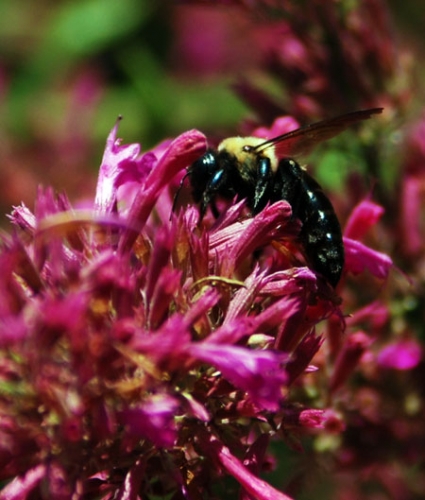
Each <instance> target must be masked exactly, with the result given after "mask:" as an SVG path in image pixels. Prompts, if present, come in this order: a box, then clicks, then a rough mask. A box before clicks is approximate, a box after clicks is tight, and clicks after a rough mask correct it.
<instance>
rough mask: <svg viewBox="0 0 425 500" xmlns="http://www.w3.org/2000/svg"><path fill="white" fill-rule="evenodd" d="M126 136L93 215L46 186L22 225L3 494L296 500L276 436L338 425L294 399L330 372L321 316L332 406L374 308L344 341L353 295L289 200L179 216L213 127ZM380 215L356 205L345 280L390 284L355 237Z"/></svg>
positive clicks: (2, 442) (14, 244)
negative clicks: (266, 475) (187, 172)
mask: <svg viewBox="0 0 425 500" xmlns="http://www.w3.org/2000/svg"><path fill="white" fill-rule="evenodd" d="M279 123H280V125H279ZM289 123H290V120H289ZM282 124H286V125H282ZM279 126H288V120H283V121H280V122H278V123H277V124H275V125H274V127H275V128H276V127H279ZM117 129H118V123H117V124H116V126H115V127H114V128H113V129H112V131H111V133H110V135H109V137H108V140H107V144H106V149H105V153H104V158H103V161H102V165H101V167H100V173H99V178H98V184H97V192H96V197H95V201H94V204H93V208H92V209H87V210H74V209H73V208H72V207H71V205H70V203H69V201H68V200H67V198H66V196H65V195H63V194H62V195H55V194H54V193H53V191H52V190H51V189H40V191H39V193H38V197H37V202H36V206H35V210H34V213H32V212H31V211H30V210H29V209H28V208H26V207H25V206H23V205H22V206H19V207H16V208H15V209H14V211H13V213H12V215H11V216H10V218H11V221H12V222H13V224H14V225H15V227H16V231H15V233H14V234H13V235H11V236H8V237H4V239H3V243H2V248H1V253H0V261H1V268H2V272H3V279H2V281H1V285H0V295H1V297H0V307H1V310H0V348H1V352H2V356H1V361H0V363H1V369H0V386H1V397H0V417H1V418H0V436H1V438H0V470H1V472H0V479H2V480H11V479H12V481H10V482H9V483H8V484H7V485H6V486H5V488H4V490H3V492H2V496H1V498H29V497H31V498H46V495H47V497H49V498H71V497H72V498H105V499H106V498H121V499H130V498H139V497H140V498H154V497H158V496H159V497H166V496H168V497H172V498H200V497H202V498H209V496H208V495H211V498H212V497H213V496H214V495H215V494H220V493H217V491H220V488H221V489H222V490H223V491H227V490H226V488H227V487H228V486H226V482H225V481H224V478H225V477H226V476H232V477H233V478H235V479H236V481H237V483H239V485H240V486H241V487H242V491H243V492H244V493H243V498H257V499H272V498H273V499H285V498H289V497H288V496H287V495H286V494H284V493H282V492H281V491H278V490H277V489H276V488H274V487H272V486H271V485H269V484H268V483H267V482H265V481H264V480H262V479H260V475H261V473H262V471H264V470H266V469H267V468H268V467H269V466H270V463H271V456H270V452H269V450H268V445H269V442H270V441H273V440H279V439H280V440H282V439H283V440H285V441H287V442H288V444H289V445H291V446H296V447H298V448H299V447H300V446H301V444H300V441H299V439H300V436H302V435H303V434H305V433H306V432H312V431H314V432H319V431H323V432H327V433H339V432H341V431H342V429H343V427H344V426H343V422H342V421H341V419H340V417H339V416H338V415H337V414H336V413H335V412H334V411H333V410H331V409H329V410H327V411H326V410H325V409H324V408H322V409H317V408H314V407H310V406H309V405H306V404H302V402H303V401H302V399H305V396H303V397H302V399H300V400H297V398H296V396H295V395H296V394H300V391H301V392H303V389H302V388H303V387H304V386H305V384H307V385H308V380H309V379H311V377H314V376H315V374H317V372H318V369H319V368H320V367H321V366H322V362H323V358H322V355H320V352H321V349H320V348H321V346H322V344H323V342H324V336H323V331H324V326H323V324H324V323H323V322H324V320H329V321H330V323H331V324H332V329H331V334H332V335H331V337H330V338H331V341H332V343H333V344H331V347H332V346H333V348H334V349H336V348H337V347H336V346H337V345H338V351H339V354H338V356H337V357H336V358H335V359H334V360H333V362H332V363H331V365H330V374H331V375H330V381H329V392H328V395H327V396H326V394H323V395H322V397H323V398H324V399H323V401H324V400H325V398H326V397H328V396H329V395H331V394H333V393H336V391H338V390H339V388H340V387H341V386H342V385H343V384H344V382H345V381H346V380H347V378H348V377H349V375H350V374H351V373H352V371H353V370H354V369H355V368H356V365H357V363H358V361H359V359H360V357H361V356H362V354H363V353H364V352H365V351H366V350H367V348H368V345H369V341H368V337H367V336H366V335H365V334H364V333H362V331H361V330H360V329H359V327H358V325H359V323H360V322H361V318H362V316H361V312H360V321H357V322H356V320H350V321H351V326H350V328H351V329H352V333H351V334H350V335H349V336H348V337H346V336H345V334H344V331H345V320H344V317H343V313H342V311H341V310H340V299H339V297H338V296H337V295H336V293H335V291H334V290H333V289H331V287H330V286H328V285H326V284H324V283H323V282H321V281H319V280H317V279H316V275H315V273H314V272H313V271H312V270H310V269H309V268H308V267H307V266H305V264H303V262H302V260H301V254H300V252H299V249H298V251H297V240H296V235H297V232H298V230H299V225H298V223H297V221H295V220H293V218H292V217H291V207H290V206H289V205H288V203H287V202H285V201H281V202H278V203H275V204H273V205H271V206H268V207H266V208H265V209H264V210H263V211H262V212H261V213H259V214H258V215H257V216H256V217H254V218H252V217H249V216H247V214H246V209H245V206H244V202H243V201H241V202H239V203H236V204H232V205H230V206H229V207H228V208H227V209H226V210H223V213H222V215H221V216H220V217H219V218H218V219H217V220H214V219H213V217H212V215H211V214H208V215H207V216H206V217H205V220H204V221H202V223H201V224H198V212H197V209H196V207H193V206H183V207H181V209H180V210H179V211H178V212H177V213H172V206H173V193H174V192H175V188H176V179H177V178H178V177H179V175H181V171H182V170H183V169H184V168H185V167H187V166H189V165H190V164H191V163H192V162H193V161H194V160H195V159H197V158H198V157H199V156H201V155H202V154H203V152H204V151H205V148H206V141H205V137H204V136H203V135H202V134H201V133H199V132H198V131H195V130H192V131H189V132H186V133H184V134H182V135H181V136H179V137H177V138H176V139H174V140H173V141H165V142H164V143H162V144H160V145H159V146H157V147H156V148H155V149H153V150H152V151H149V152H145V153H141V152H140V146H139V145H138V144H130V145H122V144H121V143H120V141H119V139H117ZM273 130H274V129H273ZM266 132H267V131H264V130H262V131H258V133H259V135H261V134H263V135H264V134H265V133H266ZM380 213H381V211H380V208H379V207H378V206H376V205H374V204H373V203H371V202H364V203H362V204H361V205H359V206H358V207H357V208H356V210H355V211H354V212H353V214H352V217H351V219H350V221H349V223H348V224H347V228H346V238H345V245H346V251H347V265H346V270H345V274H347V273H359V272H362V271H363V270H365V269H368V270H369V272H370V273H371V274H372V275H374V276H376V277H377V278H378V279H383V278H385V277H386V276H387V274H388V272H389V269H390V268H391V266H392V263H391V260H390V259H389V258H388V257H387V256H385V255H383V254H380V253H378V252H375V251H372V250H371V249H370V248H368V247H367V246H365V245H364V244H363V243H361V242H360V241H359V240H360V239H362V237H363V236H364V234H365V232H366V231H367V230H368V228H369V227H370V226H371V225H373V224H374V223H375V222H376V220H377V219H378V218H379V214H380ZM371 214H372V215H371ZM365 220H367V221H369V222H368V223H365ZM344 279H345V278H344ZM364 315H366V316H367V312H365V313H364ZM354 318H357V317H356V315H354ZM315 356H316V358H315ZM317 356H318V357H317ZM382 356H383V358H385V353H383V354H382ZM313 358H315V359H316V361H313ZM319 371H320V370H319ZM233 487H234V486H232V487H231V488H233ZM217 489H218V490H217ZM227 495H228V493H224V496H226V497H228V496H227Z"/></svg>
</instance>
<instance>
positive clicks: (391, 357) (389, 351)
mask: <svg viewBox="0 0 425 500" xmlns="http://www.w3.org/2000/svg"><path fill="white" fill-rule="evenodd" d="M421 359H422V348H421V346H420V345H419V343H418V342H417V341H416V340H414V339H411V340H400V341H398V342H397V341H396V342H393V343H391V344H389V345H387V346H385V347H384V348H383V349H381V351H380V352H379V354H378V363H379V364H380V365H381V366H382V367H385V368H393V369H395V370H412V369H413V368H415V367H416V366H417V365H418V364H419V362H420V361H421Z"/></svg>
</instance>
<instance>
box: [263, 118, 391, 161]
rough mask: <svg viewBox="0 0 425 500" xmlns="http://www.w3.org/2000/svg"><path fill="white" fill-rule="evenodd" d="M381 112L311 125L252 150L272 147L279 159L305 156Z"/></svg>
mask: <svg viewBox="0 0 425 500" xmlns="http://www.w3.org/2000/svg"><path fill="white" fill-rule="evenodd" d="M382 110H383V108H371V109H363V110H360V111H353V112H352V113H347V114H344V115H340V116H336V117H334V118H329V119H328V120H323V121H320V122H316V123H312V124H311V125H307V126H305V127H300V128H297V129H295V130H292V131H291V132H287V133H286V134H283V135H279V136H277V137H274V138H273V139H269V140H267V141H265V142H262V143H261V144H259V145H258V146H256V147H255V148H254V151H256V152H261V151H264V150H265V149H267V148H269V147H270V146H274V147H275V151H276V155H277V156H278V157H279V158H284V157H295V156H298V155H301V154H304V155H306V154H308V153H310V152H311V150H312V149H313V148H314V146H315V145H316V144H318V143H320V142H323V141H327V140H328V139H331V138H332V137H335V136H336V135H338V134H339V133H341V132H343V131H344V130H346V129H347V128H348V127H350V125H352V124H353V123H356V122H359V121H361V120H367V119H368V118H370V117H371V116H372V115H376V114H379V113H382Z"/></svg>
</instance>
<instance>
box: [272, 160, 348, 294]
mask: <svg viewBox="0 0 425 500" xmlns="http://www.w3.org/2000/svg"><path fill="white" fill-rule="evenodd" d="M269 199H270V201H271V202H276V201H278V200H282V199H283V200H286V201H288V203H289V204H290V205H291V207H292V213H293V216H294V217H296V218H298V219H299V220H300V221H301V222H302V228H301V231H300V235H299V238H300V242H301V244H302V246H303V247H304V252H305V255H306V258H307V260H308V261H309V264H310V265H311V266H312V268H313V269H314V270H315V271H317V272H318V273H320V274H322V275H323V276H324V277H325V278H326V279H327V280H328V281H329V283H330V284H331V285H332V286H334V287H335V286H336V285H337V283H338V281H339V279H340V278H341V273H342V269H343V267H344V244H343V241H342V233H341V226H340V224H339V221H338V218H337V216H336V214H335V211H334V209H333V206H332V204H331V202H330V201H329V199H328V198H327V196H326V195H325V194H324V192H323V190H322V188H321V186H320V185H319V184H318V183H317V182H316V181H315V180H314V179H313V178H312V177H311V176H310V175H308V173H307V172H305V171H304V170H303V169H302V168H301V167H300V166H299V165H298V163H297V162H295V161H294V160H290V159H284V160H281V161H280V162H279V168H278V171H277V173H276V174H275V181H274V184H273V189H272V192H271V193H270V198H269Z"/></svg>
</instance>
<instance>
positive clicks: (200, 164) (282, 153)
mask: <svg viewBox="0 0 425 500" xmlns="http://www.w3.org/2000/svg"><path fill="white" fill-rule="evenodd" d="M382 109H383V108H372V109H366V110H360V111H354V112H352V113H347V114H344V115H341V116H337V117H334V118H330V119H327V120H323V121H320V122H316V123H313V124H311V125H307V126H305V127H301V128H298V129H296V130H293V131H291V132H288V133H285V134H283V135H279V136H278V137H274V138H272V139H268V140H264V139H262V138H259V137H230V138H227V139H224V140H223V141H222V142H221V143H220V144H219V146H218V148H217V149H216V150H215V149H208V150H207V151H206V153H205V154H204V155H203V156H201V157H200V158H199V159H198V160H196V161H195V162H194V163H193V164H192V165H191V166H190V167H189V168H188V169H187V173H186V175H185V177H184V178H183V180H182V183H183V181H184V179H185V178H186V177H189V181H190V184H191V187H192V196H193V200H194V201H195V203H198V204H199V211H200V220H202V218H203V217H204V215H205V213H206V210H207V208H208V207H211V209H212V211H213V214H214V215H215V216H216V217H218V215H219V213H218V209H217V207H216V204H215V200H216V198H217V197H222V198H224V199H229V200H230V199H234V198H235V197H236V198H237V199H240V200H241V199H245V200H246V204H247V206H248V208H249V209H250V210H251V212H252V214H253V215H256V214H258V213H259V212H260V211H261V210H263V208H264V207H265V206H266V205H267V204H268V203H270V204H271V203H274V202H276V201H279V200H286V201H287V202H288V203H289V204H290V205H291V208H292V216H293V217H294V218H297V219H299V220H300V221H301V223H302V227H301V230H300V233H299V235H298V239H299V242H300V244H301V249H302V251H303V254H304V256H305V258H306V261H307V263H308V264H309V265H310V267H311V268H312V269H313V270H314V271H316V272H317V273H318V274H320V275H322V276H323V277H324V278H325V279H326V280H327V281H328V282H329V283H330V284H331V285H332V286H333V287H335V286H336V285H337V284H338V282H339V280H340V277H341V273H342V269H343V267H344V244H343V241H342V232H341V226H340V223H339V221H338V218H337V216H336V214H335V210H334V208H333V206H332V204H331V202H330V201H329V199H328V197H327V196H326V195H325V193H324V192H323V190H322V188H321V186H320V185H319V184H318V183H317V182H316V181H315V180H314V179H313V177H311V176H310V175H309V174H308V173H307V172H306V171H305V170H304V169H303V168H302V167H301V166H300V165H299V164H298V163H297V162H296V161H295V159H294V158H295V157H297V156H298V155H300V154H308V153H309V152H310V151H311V149H312V148H313V147H314V146H315V145H316V144H318V143H319V142H322V141H325V140H328V139H330V138H332V137H334V136H336V135H338V134H339V133H340V132H342V131H344V130H345V129H347V128H348V127H349V126H350V125H352V124H354V123H356V122H359V121H361V120H365V119H368V118H370V117H371V116H372V115H375V114H379V113H381V112H382Z"/></svg>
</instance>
